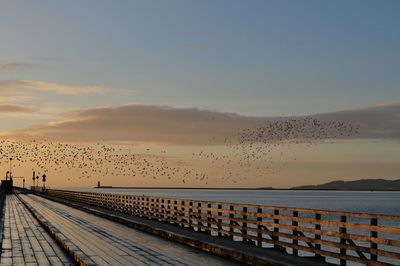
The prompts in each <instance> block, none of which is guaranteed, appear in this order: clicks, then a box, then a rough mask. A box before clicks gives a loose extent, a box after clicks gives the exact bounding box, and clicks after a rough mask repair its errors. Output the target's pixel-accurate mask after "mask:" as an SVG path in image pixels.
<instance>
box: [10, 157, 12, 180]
mask: <svg viewBox="0 0 400 266" xmlns="http://www.w3.org/2000/svg"><path fill="white" fill-rule="evenodd" d="M11 170H12V157H10V179H11V178H12V174H11V173H12V171H11Z"/></svg>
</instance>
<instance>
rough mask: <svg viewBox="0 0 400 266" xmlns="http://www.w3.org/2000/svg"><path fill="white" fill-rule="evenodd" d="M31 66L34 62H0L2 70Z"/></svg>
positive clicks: (0, 69)
mask: <svg viewBox="0 0 400 266" xmlns="http://www.w3.org/2000/svg"><path fill="white" fill-rule="evenodd" d="M30 66H32V64H29V63H22V62H4V63H0V71H2V70H13V69H20V68H26V67H30Z"/></svg>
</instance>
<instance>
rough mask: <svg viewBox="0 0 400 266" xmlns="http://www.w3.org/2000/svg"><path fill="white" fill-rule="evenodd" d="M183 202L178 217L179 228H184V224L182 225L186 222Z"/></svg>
mask: <svg viewBox="0 0 400 266" xmlns="http://www.w3.org/2000/svg"><path fill="white" fill-rule="evenodd" d="M185 209H186V208H185V201H183V200H182V201H181V214H180V215H179V216H180V217H181V222H180V224H181V227H185V224H184V220H186V219H185Z"/></svg>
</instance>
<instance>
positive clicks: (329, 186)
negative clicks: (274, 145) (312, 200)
mask: <svg viewBox="0 0 400 266" xmlns="http://www.w3.org/2000/svg"><path fill="white" fill-rule="evenodd" d="M291 189H296V190H305V189H320V190H400V179H397V180H386V179H360V180H355V181H343V180H337V181H332V182H329V183H325V184H320V185H307V186H298V187H293V188H291Z"/></svg>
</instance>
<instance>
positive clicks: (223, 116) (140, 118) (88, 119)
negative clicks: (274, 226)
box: [13, 103, 400, 145]
mask: <svg viewBox="0 0 400 266" xmlns="http://www.w3.org/2000/svg"><path fill="white" fill-rule="evenodd" d="M312 117H314V118H317V119H318V120H320V121H342V122H346V123H352V124H357V125H360V129H359V132H358V134H356V135H354V136H340V138H353V139H354V138H361V139H367V138H373V139H400V103H399V104H392V105H385V106H376V107H370V108H364V109H356V110H349V111H340V112H332V113H326V114H316V115H313V116H312ZM288 118H291V117H288ZM277 119H282V118H275V117H248V116H241V115H237V114H231V113H221V112H214V111H207V110H199V109H195V108H192V109H190V108H188V109H177V108H171V107H162V106H145V105H129V106H122V107H118V108H98V109H91V110H85V111H78V112H75V113H72V114H69V115H68V116H67V117H66V118H65V120H62V121H58V122H56V123H52V124H49V125H46V126H39V127H36V128H32V129H29V130H26V131H19V132H13V135H14V136H19V137H23V136H26V132H29V133H32V134H34V135H35V136H41V137H43V138H46V139H54V140H60V141H137V142H158V143H166V144H174V145H210V144H222V143H223V141H224V139H225V138H226V137H232V136H235V134H237V132H238V130H239V129H242V128H251V127H255V126H258V125H260V124H265V123H266V122H268V121H274V120H277Z"/></svg>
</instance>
